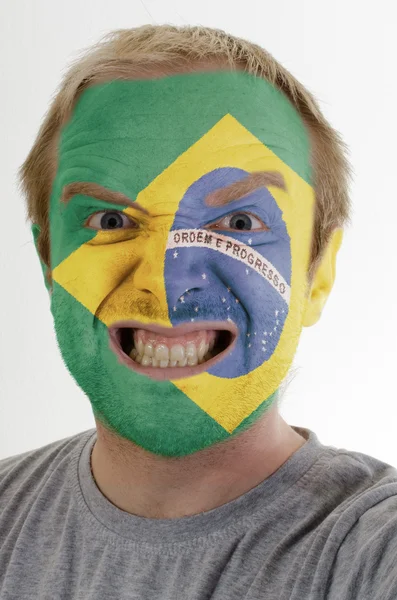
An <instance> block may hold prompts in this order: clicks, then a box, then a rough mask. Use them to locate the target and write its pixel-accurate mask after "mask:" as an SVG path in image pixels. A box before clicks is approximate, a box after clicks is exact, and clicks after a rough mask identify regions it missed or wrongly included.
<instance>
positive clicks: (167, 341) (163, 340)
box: [134, 329, 218, 348]
mask: <svg viewBox="0 0 397 600" xmlns="http://www.w3.org/2000/svg"><path fill="white" fill-rule="evenodd" d="M217 333H218V332H217V331H213V330H209V329H201V330H200V331H191V332H190V333H186V334H185V335H179V336H177V337H169V336H166V335H162V334H159V333H154V332H153V331H149V330H147V329H135V330H134V341H135V343H136V342H138V340H140V341H141V342H142V343H143V344H147V343H149V342H150V343H151V344H153V346H154V345H156V344H164V345H165V346H167V347H168V348H171V347H172V346H175V344H181V345H182V346H186V344H188V343H189V342H193V343H194V344H196V346H198V345H199V344H200V343H201V342H202V341H204V342H205V343H206V344H209V345H213V344H214V342H215V338H216V335H217Z"/></svg>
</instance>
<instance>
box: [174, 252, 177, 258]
mask: <svg viewBox="0 0 397 600" xmlns="http://www.w3.org/2000/svg"><path fill="white" fill-rule="evenodd" d="M177 256H178V252H177V251H176V250H175V252H174V258H176V257H177Z"/></svg>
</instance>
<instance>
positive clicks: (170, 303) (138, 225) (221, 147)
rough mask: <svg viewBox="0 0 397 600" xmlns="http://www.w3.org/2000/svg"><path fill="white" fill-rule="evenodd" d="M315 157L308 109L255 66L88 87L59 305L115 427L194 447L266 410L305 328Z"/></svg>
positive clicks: (72, 366)
mask: <svg viewBox="0 0 397 600" xmlns="http://www.w3.org/2000/svg"><path fill="white" fill-rule="evenodd" d="M309 161H310V148H309V142H308V136H307V133H306V130H305V128H304V125H303V123H302V121H301V119H300V117H299V116H298V114H297V113H296V111H295V110H294V109H293V107H292V106H291V105H290V103H289V102H288V101H287V100H286V99H285V98H284V96H282V95H281V93H279V92H278V91H277V90H275V89H274V88H273V87H272V86H271V85H270V84H268V83H267V82H266V81H264V80H262V79H259V78H255V77H253V76H251V75H248V74H246V73H242V72H237V73H232V72H228V71H219V72H207V73H194V74H183V75H172V76H168V77H164V78H162V79H155V80H132V81H110V82H107V83H101V84H97V85H95V86H93V87H91V88H89V89H87V90H86V91H85V92H84V93H83V94H82V96H81V97H80V98H79V100H78V102H77V104H76V106H75V109H74V111H73V114H72V116H71V119H70V120H69V122H68V123H67V124H66V126H65V127H64V128H63V131H62V135H61V139H60V145H59V165H58V171H57V174H56V177H55V180H54V185H53V189H52V195H51V205H50V237H51V268H52V276H53V282H54V284H53V294H52V296H51V310H52V313H53V316H54V322H55V329H56V334H57V339H58V343H59V346H60V350H61V352H62V356H63V358H64V361H65V364H66V366H67V368H68V369H69V371H70V372H71V374H72V376H73V377H74V378H75V380H76V381H77V383H78V384H79V385H80V387H81V388H82V389H83V390H84V391H85V393H86V394H87V395H88V397H89V399H90V401H91V403H92V405H93V409H94V413H95V416H96V418H97V419H99V420H100V421H101V422H102V423H103V424H104V425H105V426H106V427H108V428H110V429H112V430H114V431H115V432H117V433H118V434H119V435H121V436H122V437H125V438H126V439H129V440H131V441H133V442H135V443H136V444H138V445H140V446H142V447H144V448H145V449H147V450H149V451H151V452H155V453H158V454H162V455H165V456H183V455H187V454H191V453H193V452H196V451H198V450H201V449H203V448H205V447H207V446H210V445H213V444H215V443H217V442H220V441H222V440H225V439H227V438H229V437H230V436H231V435H236V434H237V433H239V432H241V431H242V430H244V429H246V428H247V427H249V426H250V425H251V424H253V423H254V422H255V421H257V419H258V418H259V417H260V416H261V415H262V414H263V413H264V412H265V411H266V410H268V409H269V408H270V406H271V405H272V404H273V402H274V400H275V399H276V392H277V389H278V387H279V385H280V383H281V382H282V380H283V378H284V377H285V375H286V374H287V372H288V369H289V367H290V365H291V362H292V360H293V356H294V354H295V351H296V347H297V344H298V339H299V335H300V331H301V328H302V316H303V310H304V302H305V294H306V291H307V290H306V288H307V281H306V273H307V268H308V262H309V252H310V240H311V234H312V226H313V208H314V194H313V189H312V187H311V185H310V162H309ZM110 190H111V191H112V192H113V193H112V192H110ZM126 197H127V198H129V199H130V202H129V201H128V200H126ZM126 326H128V327H126ZM120 327H122V329H120ZM164 328H165V329H164ZM170 333H171V334H172V335H175V334H177V335H178V337H173V338H172V340H170V338H169V334H170ZM173 347H174V350H175V347H178V348H177V350H175V351H174V353H173ZM180 347H182V350H181V348H180ZM156 351H157V352H156ZM181 352H182V354H180V353H181ZM128 355H130V356H128ZM153 361H154V365H155V366H153ZM195 363H196V364H195ZM197 363H198V364H197ZM181 365H185V366H181Z"/></svg>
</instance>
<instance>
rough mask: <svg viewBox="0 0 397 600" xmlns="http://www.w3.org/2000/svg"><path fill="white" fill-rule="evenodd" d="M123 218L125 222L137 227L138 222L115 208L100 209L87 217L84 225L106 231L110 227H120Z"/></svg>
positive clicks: (134, 227)
mask: <svg viewBox="0 0 397 600" xmlns="http://www.w3.org/2000/svg"><path fill="white" fill-rule="evenodd" d="M101 215H102V216H101ZM123 218H124V219H126V221H127V223H129V224H130V225H132V228H133V229H137V228H138V224H137V223H136V222H135V221H132V219H130V218H129V217H128V216H127V215H126V214H124V213H122V212H119V211H116V210H106V211H104V210H102V211H100V212H97V213H95V214H93V215H91V216H90V217H89V218H88V220H87V221H86V225H87V226H88V227H92V228H93V229H98V228H99V229H102V230H103V229H104V230H106V231H108V230H110V229H120V227H119V225H121V227H122V225H123Z"/></svg>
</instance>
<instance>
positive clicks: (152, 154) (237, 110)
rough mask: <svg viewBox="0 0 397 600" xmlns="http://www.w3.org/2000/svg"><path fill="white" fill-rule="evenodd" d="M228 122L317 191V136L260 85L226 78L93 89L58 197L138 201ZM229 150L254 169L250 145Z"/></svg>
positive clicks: (68, 137)
mask: <svg viewBox="0 0 397 600" xmlns="http://www.w3.org/2000/svg"><path fill="white" fill-rule="evenodd" d="M226 115H232V117H233V118H234V119H236V120H237V121H238V122H239V123H240V124H241V125H242V126H243V127H244V128H246V129H247V130H248V131H249V132H250V133H251V134H252V136H254V137H255V138H256V141H257V143H258V144H264V145H265V146H266V147H267V148H269V149H270V150H271V151H272V152H274V153H275V154H276V155H277V156H278V157H279V158H280V159H281V160H282V161H283V162H284V163H285V164H286V165H288V166H289V167H290V168H291V169H293V171H295V173H296V174H297V175H299V176H300V177H301V178H302V179H304V180H305V181H306V182H307V183H309V184H310V183H311V170H310V142H309V136H308V133H307V130H306V128H305V125H304V123H303V121H302V119H301V117H300V116H299V114H298V113H297V111H296V109H295V108H294V107H293V106H292V104H291V103H290V101H289V100H288V99H287V98H286V97H285V96H284V95H283V94H282V93H281V92H280V91H278V90H277V89H276V88H274V87H273V86H272V85H271V84H270V83H269V82H267V81H266V80H264V79H262V78H260V77H255V76H253V75H251V74H248V73H246V72H243V71H225V70H220V71H214V72H200V73H183V74H175V75H168V76H165V77H161V78H158V79H134V80H111V81H108V82H105V83H99V84H96V85H93V86H91V87H90V88H88V89H86V90H85V91H84V92H83V93H82V94H81V96H80V97H79V99H78V101H77V103H76V105H75V107H74V110H73V112H72V114H71V116H70V119H69V121H68V122H67V123H66V125H65V126H64V127H63V129H62V132H61V137H60V144H59V155H58V156H59V161H58V171H57V176H56V179H55V182H54V184H55V186H54V191H56V189H57V188H58V192H60V190H61V189H62V187H63V186H65V185H67V184H68V183H71V182H74V181H93V182H95V183H98V184H100V185H103V186H106V187H108V188H110V189H115V190H118V191H120V192H122V193H124V194H126V195H128V196H129V197H134V196H136V195H137V194H138V193H139V192H140V191H141V190H142V189H144V188H145V187H146V186H147V185H149V184H150V182H152V181H153V179H155V178H156V177H157V176H158V175H159V174H160V173H161V172H162V171H164V169H166V168H167V167H168V166H169V165H170V164H171V163H173V161H175V160H176V159H177V158H178V157H180V156H181V155H182V154H183V153H184V152H186V151H187V150H188V149H189V148H190V147H191V146H192V145H193V144H195V143H196V142H197V141H198V140H200V138H202V137H203V136H204V135H205V134H206V133H207V132H208V131H209V130H211V128H213V127H215V126H216V124H217V123H218V122H219V121H221V119H223V118H224V117H225V116H226ZM222 144H223V146H225V147H229V148H231V147H232V148H233V147H234V148H236V151H237V150H238V153H239V156H240V157H242V158H241V163H242V164H241V167H242V168H244V167H245V166H248V165H244V164H243V163H244V144H246V139H245V138H239V136H236V135H235V134H234V133H233V131H231V132H230V135H229V136H228V135H226V136H224V138H223V140H222ZM216 151H217V152H219V148H218V149H217V150H216ZM206 152H207V153H209V154H211V152H212V149H211V147H209V148H208V147H207V148H206ZM214 152H215V150H214ZM196 160H200V157H198V158H196ZM55 195H56V196H58V198H59V193H58V194H55Z"/></svg>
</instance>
